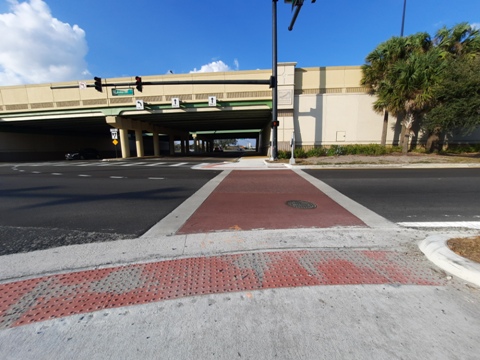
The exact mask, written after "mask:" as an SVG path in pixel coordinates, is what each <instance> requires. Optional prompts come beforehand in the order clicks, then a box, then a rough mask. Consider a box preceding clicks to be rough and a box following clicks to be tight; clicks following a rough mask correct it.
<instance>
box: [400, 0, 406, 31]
mask: <svg viewBox="0 0 480 360" xmlns="http://www.w3.org/2000/svg"><path fill="white" fill-rule="evenodd" d="M406 8H407V0H403V15H402V29H401V30H400V37H403V29H404V28H405V10H406Z"/></svg>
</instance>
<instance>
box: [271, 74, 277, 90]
mask: <svg viewBox="0 0 480 360" xmlns="http://www.w3.org/2000/svg"><path fill="white" fill-rule="evenodd" d="M275 86H277V81H276V79H275V76H270V89H273V88H274V87H275Z"/></svg>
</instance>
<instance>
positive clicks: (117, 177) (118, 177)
mask: <svg viewBox="0 0 480 360" xmlns="http://www.w3.org/2000/svg"><path fill="white" fill-rule="evenodd" d="M110 179H126V177H125V176H110Z"/></svg>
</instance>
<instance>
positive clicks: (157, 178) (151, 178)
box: [148, 177, 165, 180]
mask: <svg viewBox="0 0 480 360" xmlns="http://www.w3.org/2000/svg"><path fill="white" fill-rule="evenodd" d="M148 180H165V178H162V177H149V178H148Z"/></svg>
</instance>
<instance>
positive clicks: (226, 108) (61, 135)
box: [0, 62, 395, 161]
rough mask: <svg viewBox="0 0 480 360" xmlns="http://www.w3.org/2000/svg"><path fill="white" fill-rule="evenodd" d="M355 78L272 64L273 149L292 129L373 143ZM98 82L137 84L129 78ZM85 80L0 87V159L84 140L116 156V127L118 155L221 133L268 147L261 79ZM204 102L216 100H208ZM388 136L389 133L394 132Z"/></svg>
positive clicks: (171, 147) (350, 72) (268, 109)
mask: <svg viewBox="0 0 480 360" xmlns="http://www.w3.org/2000/svg"><path fill="white" fill-rule="evenodd" d="M270 76H271V69H268V70H252V71H233V72H223V73H192V74H168V75H157V76H142V80H143V81H144V82H153V83H159V82H164V81H169V82H177V81H178V82H179V83H181V82H186V81H191V82H196V81H202V80H207V81H212V80H213V81H215V80H216V81H232V80H268V79H269V78H270ZM360 79H361V69H360V67H353V66H352V67H327V68H325V67H318V68H296V63H293V62H291V63H279V64H278V78H277V83H278V120H279V121H280V125H279V128H278V149H279V150H287V149H289V144H290V139H291V136H292V133H293V132H295V140H296V144H297V146H298V147H304V148H308V147H314V146H319V145H331V144H335V143H339V142H340V143H372V142H379V141H380V138H381V128H382V126H381V124H382V120H383V116H381V115H378V114H375V113H374V112H373V110H372V102H373V100H374V99H373V98H372V97H371V96H369V95H368V94H367V93H366V92H365V89H364V88H362V87H361V86H360ZM103 82H104V83H105V84H107V85H110V84H122V83H135V78H134V77H125V78H112V79H103ZM86 83H87V84H89V85H91V84H93V80H89V81H86ZM82 87H83V86H81V84H80V83H79V82H65V83H55V84H39V85H22V86H7V87H0V161H21V160H37V159H59V158H63V154H64V153H65V152H68V151H72V150H75V149H78V148H86V147H92V148H96V149H98V150H99V151H100V152H101V153H102V154H105V153H108V154H115V150H116V149H117V148H116V147H115V146H114V145H113V144H112V139H111V135H110V129H112V128H116V129H118V134H119V139H118V140H119V145H118V146H119V148H120V149H121V156H122V157H131V156H146V155H160V154H161V153H162V154H163V153H167V154H174V153H175V151H177V152H178V151H180V152H181V153H182V154H188V153H189V147H190V146H189V144H191V143H192V142H194V143H195V145H196V146H195V148H196V149H197V150H198V151H201V152H209V151H212V150H213V142H214V140H216V139H222V138H245V139H254V140H255V143H256V146H257V150H258V152H259V153H261V154H265V155H266V154H267V151H268V149H269V142H270V136H271V120H272V90H271V89H270V88H269V85H267V84H265V85H253V84H241V85H239V84H188V85H186V84H178V85H152V86H144V87H143V89H142V92H139V91H138V90H137V89H135V87H134V86H117V87H115V86H109V87H104V88H103V92H98V91H96V90H95V89H94V88H93V87H86V88H82ZM210 99H215V100H216V104H215V106H211V105H212V104H211V103H210V101H209V100H210ZM139 102H143V108H142V107H138V105H137V104H138V103H139ZM176 102H178V104H177V103H176ZM176 105H178V106H176ZM393 121H395V119H393ZM390 138H391V139H392V141H393V140H394V134H393V133H392V134H390ZM252 142H253V141H252ZM175 144H176V145H177V146H175ZM175 148H177V150H175Z"/></svg>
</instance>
